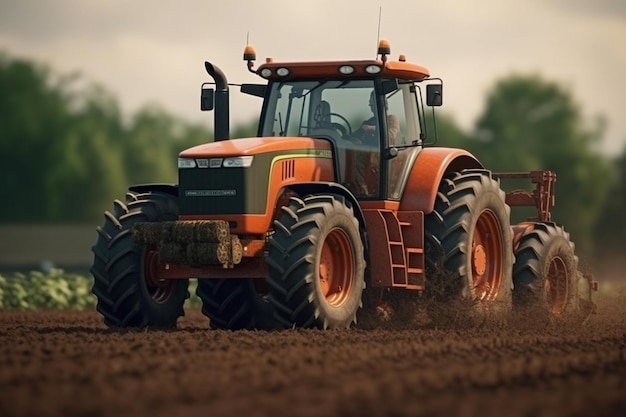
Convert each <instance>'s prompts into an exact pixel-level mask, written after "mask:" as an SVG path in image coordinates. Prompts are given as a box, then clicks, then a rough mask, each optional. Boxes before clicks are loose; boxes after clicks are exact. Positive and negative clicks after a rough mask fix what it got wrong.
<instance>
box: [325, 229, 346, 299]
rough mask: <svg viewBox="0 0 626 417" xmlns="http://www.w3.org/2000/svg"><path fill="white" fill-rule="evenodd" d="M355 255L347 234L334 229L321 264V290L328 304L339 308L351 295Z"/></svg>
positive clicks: (329, 235) (329, 236)
mask: <svg viewBox="0 0 626 417" xmlns="http://www.w3.org/2000/svg"><path fill="white" fill-rule="evenodd" d="M353 259H354V254H353V252H352V245H351V244H350V240H349V239H348V236H347V235H346V233H345V232H344V231H343V230H341V229H333V230H331V232H330V233H329V234H328V236H326V239H325V240H324V244H323V246H322V253H321V256H320V264H319V283H320V290H321V291H322V294H323V295H324V298H325V299H326V302H327V303H328V304H330V305H331V306H333V307H339V306H340V305H341V304H343V303H344V302H345V301H346V299H348V297H349V295H350V291H351V290H352V285H353V280H354V261H353Z"/></svg>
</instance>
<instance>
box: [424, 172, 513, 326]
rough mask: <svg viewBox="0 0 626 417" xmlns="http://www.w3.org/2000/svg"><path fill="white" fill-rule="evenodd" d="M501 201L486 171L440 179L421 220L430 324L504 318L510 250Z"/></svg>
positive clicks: (508, 298) (507, 210)
mask: <svg viewBox="0 0 626 417" xmlns="http://www.w3.org/2000/svg"><path fill="white" fill-rule="evenodd" d="M504 199H505V194H504V191H502V190H501V189H500V186H499V183H498V182H497V181H496V180H494V179H493V178H492V177H491V174H490V172H489V171H484V170H466V171H462V172H460V173H453V174H450V175H448V176H447V177H446V178H444V180H443V181H442V182H441V184H440V187H439V190H438V193H437V198H436V201H435V207H434V211H433V212H432V213H431V214H429V215H428V216H426V218H425V250H426V263H427V282H426V294H427V298H428V304H429V310H430V311H429V315H430V318H431V320H433V322H434V323H435V324H438V325H446V326H448V325H465V324H479V323H482V322H485V321H492V322H500V321H504V320H506V318H507V317H508V313H509V312H510V310H511V304H512V294H511V284H512V278H511V271H512V265H513V249H512V243H511V227H510V220H509V218H510V208H509V207H508V206H507V205H506V204H505V202H504Z"/></svg>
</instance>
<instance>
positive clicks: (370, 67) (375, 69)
mask: <svg viewBox="0 0 626 417" xmlns="http://www.w3.org/2000/svg"><path fill="white" fill-rule="evenodd" d="M382 70H383V69H382V68H381V67H379V66H378V65H368V66H367V67H365V72H367V73H368V74H378V73H379V72H381V71H382Z"/></svg>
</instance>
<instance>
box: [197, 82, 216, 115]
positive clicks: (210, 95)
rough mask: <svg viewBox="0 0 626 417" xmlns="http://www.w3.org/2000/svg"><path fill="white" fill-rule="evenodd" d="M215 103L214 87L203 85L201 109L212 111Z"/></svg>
mask: <svg viewBox="0 0 626 417" xmlns="http://www.w3.org/2000/svg"><path fill="white" fill-rule="evenodd" d="M214 104H215V91H214V90H213V89H212V88H204V86H202V94H201V95H200V110H202V111H211V110H213V107H214Z"/></svg>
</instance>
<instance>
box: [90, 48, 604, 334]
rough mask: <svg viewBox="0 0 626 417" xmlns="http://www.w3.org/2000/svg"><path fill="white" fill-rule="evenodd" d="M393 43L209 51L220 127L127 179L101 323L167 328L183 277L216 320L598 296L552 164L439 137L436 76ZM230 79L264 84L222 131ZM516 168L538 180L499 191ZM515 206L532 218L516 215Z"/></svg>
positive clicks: (267, 321) (98, 265) (108, 261)
mask: <svg viewBox="0 0 626 417" xmlns="http://www.w3.org/2000/svg"><path fill="white" fill-rule="evenodd" d="M390 53H391V48H390V44H389V42H388V41H386V40H381V41H380V42H379V45H378V50H377V55H376V58H375V59H370V60H346V61H314V62H275V61H274V60H273V59H271V58H267V59H266V61H265V63H263V64H261V65H260V66H259V67H258V68H255V60H256V52H255V51H254V48H253V47H251V46H250V45H248V46H246V48H245V50H244V61H245V62H246V63H247V67H248V70H249V71H250V72H252V73H254V74H256V75H257V76H260V77H261V78H262V79H263V80H264V82H263V83H260V84H229V83H228V81H227V79H226V76H225V75H224V73H223V72H222V71H221V70H220V69H219V68H218V67H217V66H216V65H213V64H211V63H210V62H205V68H206V71H207V73H208V74H209V75H210V76H211V78H212V81H211V82H205V83H203V84H202V87H201V95H200V107H201V109H202V110H204V111H213V113H214V141H212V142H208V143H205V144H201V145H198V146H195V147H192V148H190V149H187V150H184V151H182V152H181V153H180V154H179V155H178V174H179V177H178V183H177V184H160V183H154V184H140V185H133V186H131V187H129V191H128V193H127V194H126V198H125V201H120V200H115V201H114V203H113V209H112V210H111V211H106V212H105V215H104V217H105V220H104V224H103V225H102V226H101V227H98V229H97V232H98V237H97V241H96V243H95V245H94V246H93V248H92V251H93V253H94V261H93V265H92V267H91V273H92V275H93V277H94V285H93V289H92V291H93V293H94V294H95V296H96V297H97V310H98V312H99V313H100V314H101V315H102V316H103V317H104V322H105V323H106V325H108V326H111V327H134V328H172V327H175V326H176V323H177V320H178V319H179V318H180V317H181V316H182V315H184V308H183V305H184V302H185V300H186V299H187V298H188V297H189V280H190V279H197V290H196V293H197V295H198V297H199V298H200V299H201V301H202V312H203V314H204V315H206V316H207V317H208V319H209V325H210V327H211V328H213V329H230V330H237V329H291V328H318V329H347V328H350V327H352V326H353V325H355V324H356V323H357V321H358V319H359V317H360V316H361V315H362V314H368V313H369V312H372V311H375V312H383V313H384V314H385V317H388V316H389V314H391V318H392V319H393V314H392V313H393V311H394V308H397V300H398V299H399V300H402V303H410V304H411V303H420V302H421V301H422V300H428V301H429V302H427V303H425V305H433V306H439V307H437V308H435V307H433V308H432V309H429V310H428V314H429V315H430V319H431V320H432V321H433V322H435V323H437V322H438V320H439V319H440V318H442V317H443V316H445V314H444V313H442V311H443V310H441V308H440V307H441V306H447V307H448V308H452V309H454V315H455V317H471V318H473V319H475V320H477V321H478V322H487V321H492V320H497V321H500V320H506V317H507V316H508V315H509V314H511V313H512V311H513V310H515V309H524V308H528V311H532V312H533V314H534V315H535V318H537V319H546V320H551V321H567V320H570V319H574V318H577V317H584V316H585V315H587V314H588V313H589V312H590V311H592V310H593V307H594V304H593V302H592V301H591V294H592V292H593V291H594V290H596V289H597V283H596V282H595V281H594V280H593V278H592V277H591V276H590V275H588V274H582V273H581V272H579V270H578V258H577V256H576V255H575V252H574V244H573V243H572V241H571V240H570V237H569V234H568V233H567V232H566V231H565V229H564V228H563V226H561V225H559V224H557V223H556V222H554V221H553V220H552V219H551V213H550V209H551V208H552V206H553V205H554V202H555V200H554V183H555V180H556V176H555V174H554V173H553V172H551V171H533V172H509V173H493V172H491V171H490V170H489V169H487V168H486V167H484V166H483V165H482V164H481V162H480V161H479V160H478V159H477V158H476V157H475V156H473V155H472V154H471V153H469V152H468V151H466V150H463V149H455V148H445V147H438V146H434V145H435V143H436V137H437V132H436V122H435V119H434V114H435V107H438V106H441V105H442V102H443V99H442V93H443V82H442V80H441V79H439V78H433V77H431V76H430V72H429V70H428V69H427V68H425V67H423V66H420V65H416V64H413V63H410V62H407V60H406V57H405V56H404V55H399V57H398V59H397V60H392V59H390V58H389V57H390ZM233 86H237V87H239V88H240V91H241V93H244V94H249V95H252V96H255V97H258V98H259V99H262V100H263V104H262V108H261V113H260V119H259V124H258V134H257V136H256V137H251V138H238V139H231V138H230V137H229V136H230V133H229V106H230V105H229V87H233ZM424 96H425V102H424ZM431 110H432V116H430V113H431ZM427 111H428V114H427ZM427 116H429V117H428V118H427ZM510 178H514V179H518V180H519V179H520V178H521V179H527V180H529V181H530V182H531V183H532V184H534V190H526V189H522V190H516V191H511V192H508V193H507V192H505V191H504V190H503V188H501V181H505V180H507V179H510ZM518 206H529V207H534V208H535V209H536V216H534V217H532V218H529V219H527V220H525V221H523V222H521V223H518V224H513V225H512V224H511V207H518ZM533 214H534V210H533Z"/></svg>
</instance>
